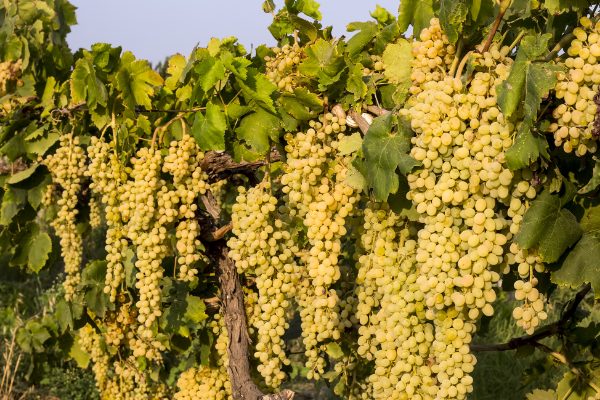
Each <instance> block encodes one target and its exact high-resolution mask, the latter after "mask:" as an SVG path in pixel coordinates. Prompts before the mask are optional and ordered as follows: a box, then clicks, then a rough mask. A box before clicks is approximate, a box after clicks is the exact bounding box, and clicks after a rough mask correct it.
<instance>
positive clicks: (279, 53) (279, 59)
mask: <svg viewBox="0 0 600 400" xmlns="http://www.w3.org/2000/svg"><path fill="white" fill-rule="evenodd" d="M273 52H274V53H275V55H274V56H266V57H265V61H266V62H267V64H266V66H267V78H268V79H269V81H271V82H272V83H274V84H276V85H277V87H278V89H279V91H280V92H284V91H285V92H289V93H294V88H295V87H296V85H297V82H296V81H295V80H294V78H293V72H295V71H296V70H297V69H298V64H300V59H301V57H302V54H301V53H300V46H298V44H294V45H292V46H290V45H289V44H286V45H284V46H283V47H281V48H279V47H274V48H273Z"/></svg>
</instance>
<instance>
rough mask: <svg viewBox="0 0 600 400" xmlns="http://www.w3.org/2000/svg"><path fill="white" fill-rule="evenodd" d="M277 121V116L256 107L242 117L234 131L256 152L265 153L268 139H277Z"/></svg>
mask: <svg viewBox="0 0 600 400" xmlns="http://www.w3.org/2000/svg"><path fill="white" fill-rule="evenodd" d="M279 121H280V120H279V118H278V117H277V116H275V115H273V114H271V113H269V112H267V111H265V110H263V109H262V108H258V110H257V111H256V112H254V113H252V114H250V115H247V116H246V117H244V118H243V119H242V122H241V123H240V126H239V127H238V128H237V129H236V130H235V132H236V133H237V135H238V137H239V138H240V139H243V140H245V141H246V143H248V144H249V145H250V146H251V147H252V148H253V149H254V150H256V151H257V152H258V153H260V154H265V153H266V152H267V151H268V150H269V149H270V145H269V139H271V140H272V141H277V140H278V139H279V132H280V131H281V126H280V125H279Z"/></svg>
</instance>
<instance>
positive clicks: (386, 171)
mask: <svg viewBox="0 0 600 400" xmlns="http://www.w3.org/2000/svg"><path fill="white" fill-rule="evenodd" d="M394 118H395V117H394V116H393V113H388V114H386V115H383V116H381V117H377V118H375V119H374V120H373V123H372V124H371V126H370V127H369V130H368V131H367V133H366V134H365V138H364V141H363V152H364V154H365V158H366V165H367V176H366V178H367V181H368V182H369V184H370V185H371V186H372V187H373V191H374V193H375V198H376V199H377V200H380V201H385V200H386V199H387V198H388V195H389V194H390V193H395V192H396V191H397V190H398V184H399V181H398V175H397V174H396V168H399V169H400V172H401V173H402V174H403V175H406V174H408V173H409V172H410V171H411V170H412V169H413V167H415V166H417V165H420V163H419V162H418V161H417V160H415V159H414V158H412V157H411V156H409V155H408V154H407V153H408V151H409V150H410V139H411V137H412V131H411V129H410V128H409V127H407V126H405V125H404V124H403V123H400V124H394ZM394 125H396V126H397V127H398V130H397V132H392V128H393V126H394Z"/></svg>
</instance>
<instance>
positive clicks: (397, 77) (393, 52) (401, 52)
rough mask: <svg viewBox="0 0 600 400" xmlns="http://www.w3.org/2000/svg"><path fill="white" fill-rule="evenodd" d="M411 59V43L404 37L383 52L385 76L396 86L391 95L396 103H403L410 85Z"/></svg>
mask: <svg viewBox="0 0 600 400" xmlns="http://www.w3.org/2000/svg"><path fill="white" fill-rule="evenodd" d="M412 59H413V56H412V45H411V44H410V43H409V42H408V40H406V39H398V41H397V42H396V43H394V44H390V45H388V46H387V48H386V49H385V51H384V52H383V57H382V60H383V65H384V67H385V76H386V77H387V78H388V79H389V82H390V83H391V84H393V85H394V86H395V88H396V89H395V91H394V95H393V97H394V100H395V101H397V102H398V104H403V103H404V100H406V97H407V96H408V89H410V86H411V85H412V81H411V79H410V75H411V73H412V67H411V66H410V62H411V60H412Z"/></svg>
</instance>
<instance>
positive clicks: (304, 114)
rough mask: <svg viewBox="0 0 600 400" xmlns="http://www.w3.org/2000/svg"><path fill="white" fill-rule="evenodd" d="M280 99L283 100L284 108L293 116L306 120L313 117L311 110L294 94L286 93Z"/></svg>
mask: <svg viewBox="0 0 600 400" xmlns="http://www.w3.org/2000/svg"><path fill="white" fill-rule="evenodd" d="M279 101H280V102H281V105H282V106H283V109H284V110H285V111H286V112H287V113H288V114H290V115H291V116H292V117H294V118H296V119H299V120H301V121H306V120H309V119H311V118H312V116H311V114H310V112H309V111H308V110H307V109H306V107H305V106H304V105H303V104H302V103H301V102H300V101H298V99H297V98H296V96H294V95H293V94H289V93H285V94H284V95H283V96H281V98H280V99H279Z"/></svg>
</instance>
